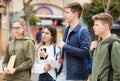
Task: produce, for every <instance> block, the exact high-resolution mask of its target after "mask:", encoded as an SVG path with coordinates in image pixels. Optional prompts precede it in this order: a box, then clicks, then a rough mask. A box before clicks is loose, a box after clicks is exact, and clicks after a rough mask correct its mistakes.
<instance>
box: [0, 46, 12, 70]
mask: <svg viewBox="0 0 120 81" xmlns="http://www.w3.org/2000/svg"><path fill="white" fill-rule="evenodd" d="M8 50H9V44H8V45H6V47H5V50H4V54H5V56H4V60H3V62H2V67H3V68H5V67H7V65H8V62H9V59H10V56H9V51H8Z"/></svg>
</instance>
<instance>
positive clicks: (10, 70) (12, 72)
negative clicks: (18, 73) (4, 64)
mask: <svg viewBox="0 0 120 81" xmlns="http://www.w3.org/2000/svg"><path fill="white" fill-rule="evenodd" d="M4 72H5V74H14V73H15V69H14V68H13V69H8V68H4Z"/></svg>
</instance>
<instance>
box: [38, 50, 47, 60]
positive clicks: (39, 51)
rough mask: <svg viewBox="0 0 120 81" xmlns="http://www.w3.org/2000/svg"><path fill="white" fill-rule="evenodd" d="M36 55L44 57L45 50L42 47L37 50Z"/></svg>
mask: <svg viewBox="0 0 120 81" xmlns="http://www.w3.org/2000/svg"><path fill="white" fill-rule="evenodd" d="M38 56H40V57H42V58H45V57H46V56H47V54H46V52H45V51H44V49H43V48H41V49H39V50H38Z"/></svg>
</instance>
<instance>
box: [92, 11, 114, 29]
mask: <svg viewBox="0 0 120 81" xmlns="http://www.w3.org/2000/svg"><path fill="white" fill-rule="evenodd" d="M92 20H93V21H95V20H101V22H102V23H103V24H108V25H109V27H110V28H111V27H112V24H113V17H112V16H111V15H110V14H108V13H99V14H96V15H94V16H93V17H92Z"/></svg>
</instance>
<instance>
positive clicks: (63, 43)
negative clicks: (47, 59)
mask: <svg viewBox="0 0 120 81" xmlns="http://www.w3.org/2000/svg"><path fill="white" fill-rule="evenodd" d="M64 45H65V42H63V41H61V42H59V43H58V44H57V47H58V48H63V46H64Z"/></svg>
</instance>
